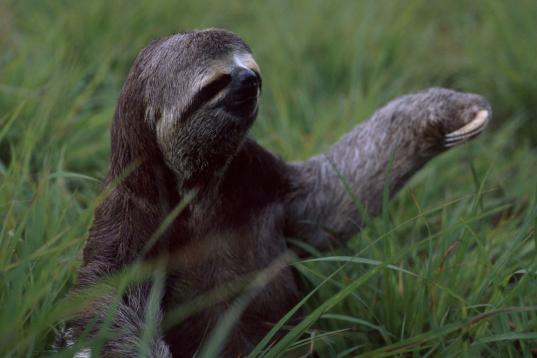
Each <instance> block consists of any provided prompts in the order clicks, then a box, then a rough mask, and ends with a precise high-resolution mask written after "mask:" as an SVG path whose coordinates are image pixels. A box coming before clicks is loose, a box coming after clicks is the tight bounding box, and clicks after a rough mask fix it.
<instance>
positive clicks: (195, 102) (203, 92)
mask: <svg viewBox="0 0 537 358" xmlns="http://www.w3.org/2000/svg"><path fill="white" fill-rule="evenodd" d="M230 82H231V76H230V75H229V74H223V75H221V76H220V77H218V78H217V79H216V80H214V81H212V82H211V83H209V84H208V85H206V86H205V87H203V88H202V89H200V90H199V91H198V92H197V93H196V94H195V95H194V98H192V101H191V102H190V104H189V105H188V106H187V107H186V108H185V110H184V111H183V113H182V114H181V121H185V120H187V119H188V118H189V117H190V116H191V115H192V114H193V113H194V112H196V111H197V110H198V109H200V107H201V106H203V105H204V104H205V103H207V102H208V101H210V100H211V99H212V98H213V97H214V96H216V95H217V94H218V93H219V92H220V91H221V90H223V89H224V88H226V87H227V86H228V85H229V83H230Z"/></svg>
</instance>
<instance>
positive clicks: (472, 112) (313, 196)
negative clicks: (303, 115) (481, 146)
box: [286, 88, 491, 249]
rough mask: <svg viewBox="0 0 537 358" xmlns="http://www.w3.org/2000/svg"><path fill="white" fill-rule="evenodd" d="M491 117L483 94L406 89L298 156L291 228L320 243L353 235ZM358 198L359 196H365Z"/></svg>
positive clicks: (322, 245) (324, 245) (288, 229)
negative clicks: (322, 146)
mask: <svg viewBox="0 0 537 358" xmlns="http://www.w3.org/2000/svg"><path fill="white" fill-rule="evenodd" d="M490 117H491V108H490V105H489V104H488V102H487V101H486V100H485V99H484V98H483V97H481V96H478V95H475V94H469V93H461V92H455V91H451V90H447V89H442V88H431V89H428V90H425V91H422V92H419V93H416V94H412V95H407V96H403V97H400V98H398V99H396V100H394V101H392V102H390V103H388V104H387V105H386V106H384V107H383V108H381V109H380V110H378V111H377V112H376V113H375V114H373V116H372V117H371V118H370V119H369V120H368V121H366V122H364V123H362V124H361V125H359V126H357V127H356V128H354V129H353V130H352V131H350V132H349V133H347V134H346V135H345V136H343V138H341V140H340V141H339V142H337V143H336V144H335V145H333V146H332V147H331V148H330V150H329V151H328V152H327V153H325V154H321V155H318V156H315V157H313V158H311V159H309V160H307V161H305V162H301V163H293V164H292V171H294V172H293V175H292V178H294V181H293V185H292V192H291V195H289V197H288V200H287V224H286V235H287V236H291V237H295V238H301V239H304V240H306V241H307V242H308V243H309V244H312V245H314V246H316V247H317V248H320V249H324V248H327V247H330V246H331V245H332V244H331V242H332V241H333V239H334V238H338V239H346V238H349V237H350V236H352V235H353V234H354V233H356V232H358V231H359V229H360V227H361V226H362V224H363V217H362V213H363V211H362V213H361V211H360V209H359V207H362V208H365V210H366V212H367V213H368V215H375V214H377V213H378V212H379V211H380V210H381V206H382V202H383V193H384V189H385V188H386V187H387V188H388V190H389V195H390V197H391V196H393V195H394V194H395V193H397V191H398V190H399V189H400V188H401V187H402V186H403V185H404V184H405V183H406V182H407V181H408V180H409V179H410V177H411V176H412V175H413V174H414V173H415V172H416V171H418V170H419V169H420V168H421V167H422V166H423V165H424V164H425V163H426V162H427V161H428V160H430V159H431V158H433V157H434V156H435V155H437V154H439V153H441V152H443V151H445V150H447V149H448V148H450V147H453V146H455V145H457V144H460V143H463V142H465V141H467V140H468V139H471V138H473V137H475V136H477V135H478V134H479V133H480V132H481V131H482V130H483V129H484V128H485V126H486V124H487V123H488V121H489V119H490ZM357 202H358V203H357Z"/></svg>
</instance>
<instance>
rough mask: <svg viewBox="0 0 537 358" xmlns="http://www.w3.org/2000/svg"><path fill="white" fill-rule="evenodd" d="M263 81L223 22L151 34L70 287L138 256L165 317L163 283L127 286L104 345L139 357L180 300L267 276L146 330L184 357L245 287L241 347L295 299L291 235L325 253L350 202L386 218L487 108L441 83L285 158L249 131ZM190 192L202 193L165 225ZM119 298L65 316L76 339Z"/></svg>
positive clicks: (227, 350) (126, 94)
mask: <svg viewBox="0 0 537 358" xmlns="http://www.w3.org/2000/svg"><path fill="white" fill-rule="evenodd" d="M260 87H261V77H260V73H259V68H258V67H257V64H256V63H255V61H254V59H253V57H252V54H251V51H250V49H249V47H248V46H247V45H246V44H245V43H244V42H243V41H242V40H241V39H240V38H239V37H238V36H237V35H235V34H233V33H230V32H227V31H225V30H217V29H209V30H202V31H194V32H189V33H183V34H178V35H174V36H171V37H168V38H166V39H162V40H159V41H155V42H153V43H151V44H150V45H149V46H148V47H147V48H145V49H144V50H142V52H141V53H140V54H139V56H138V57H137V59H136V60H135V62H134V64H133V66H132V68H131V71H130V73H129V76H128V78H127V80H126V81H125V84H124V86H123V89H122V92H121V94H120V97H119V100H118V105H117V109H116V113H115V115H114V122H113V125H112V154H111V159H110V166H109V171H108V177H107V182H109V183H117V182H119V183H118V184H117V185H116V186H115V187H114V188H113V190H112V192H111V193H110V194H109V195H108V196H107V198H106V200H104V202H103V203H102V204H101V205H100V206H99V208H98V209H97V210H96V212H95V220H94V223H93V226H92V228H91V230H90V237H89V240H88V242H87V245H86V247H85V249H84V260H83V263H82V266H81V268H80V271H79V281H78V285H77V287H76V289H75V294H81V293H82V289H83V288H86V287H89V286H92V285H94V284H95V283H96V282H98V281H100V280H103V279H104V278H106V277H108V276H109V275H110V274H112V273H114V272H117V271H118V270H121V269H122V268H124V267H126V266H128V265H129V264H131V263H133V262H136V261H143V262H145V263H148V264H149V263H154V262H158V263H159V266H158V267H160V268H162V267H163V265H164V267H165V274H166V278H165V284H164V289H163V291H162V292H160V291H159V292H158V295H156V297H157V298H158V300H159V301H158V302H159V303H160V305H159V307H160V309H159V310H157V311H155V310H154V309H153V310H149V309H148V304H149V301H150V297H153V300H154V299H155V295H153V294H152V292H153V289H152V287H157V286H155V285H152V284H151V283H150V282H143V283H137V284H133V285H132V286H131V287H129V288H128V290H127V291H126V292H125V293H124V295H123V297H122V299H121V300H120V301H119V307H118V308H117V310H116V315H115V316H114V320H113V322H112V324H111V326H110V328H109V330H110V331H111V335H110V336H109V337H112V338H110V339H109V341H108V342H107V343H106V344H105V346H104V348H103V352H102V354H103V355H105V356H117V355H124V356H125V355H128V356H130V355H135V354H137V353H138V352H139V348H140V347H139V345H140V342H141V337H142V335H143V332H144V327H145V322H147V321H148V320H150V321H151V322H157V323H159V322H160V320H161V318H162V317H167V315H168V313H169V312H170V311H173V309H174V308H175V307H177V306H178V305H181V304H184V303H187V302H191V301H192V300H196V299H198V298H199V297H200V296H201V295H203V294H206V293H208V292H213V290H214V289H215V288H218V287H221V286H222V285H225V284H226V283H229V282H237V280H239V281H240V280H241V279H242V280H244V279H245V278H246V277H251V275H252V274H254V273H256V272H267V270H268V272H271V273H270V275H267V274H266V275H265V276H263V277H265V279H264V281H259V279H256V280H254V282H253V283H247V284H245V285H244V286H241V287H242V288H241V292H239V293H237V292H233V293H232V294H230V293H229V292H228V291H226V290H224V292H228V293H227V296H226V295H224V296H222V297H220V298H219V299H218V300H217V302H216V303H215V304H211V305H209V306H208V307H205V308H203V309H202V310H200V311H199V312H197V313H195V314H193V315H192V316H191V317H188V318H186V319H184V320H182V321H180V322H175V324H174V325H171V326H170V325H169V327H168V328H167V329H166V330H165V331H163V330H160V329H157V330H156V331H155V332H154V334H153V335H152V339H150V340H149V345H150V347H149V348H150V351H149V354H151V355H153V356H170V355H173V356H191V355H192V354H194V353H195V352H196V351H198V350H199V349H200V347H201V346H202V345H203V344H204V342H205V340H206V337H207V336H208V334H209V332H210V331H211V330H212V329H213V328H214V327H215V324H216V322H218V320H219V319H220V318H221V317H222V316H223V314H224V313H225V312H226V310H227V308H228V307H229V306H230V305H231V304H232V303H233V301H234V298H235V297H237V296H241V294H242V293H247V294H248V295H249V297H252V299H251V301H249V302H250V303H249V305H248V306H247V307H246V308H245V310H244V311H243V313H242V315H241V317H240V319H239V320H238V321H237V322H236V323H235V325H234V326H233V328H232V329H231V331H230V332H229V336H228V339H227V341H226V342H225V345H224V347H223V348H222V351H221V353H222V355H223V356H230V357H236V356H240V355H245V354H247V353H248V352H249V351H250V350H251V349H252V348H253V347H254V346H255V344H257V343H258V342H259V341H260V339H261V338H262V337H263V336H264V335H265V334H266V333H267V332H268V330H270V328H271V325H272V324H273V323H274V322H277V321H278V320H279V319H280V318H281V317H282V316H283V315H285V314H286V313H287V312H288V311H289V309H290V308H291V307H293V305H294V304H295V303H296V302H298V299H299V297H300V292H299V289H298V286H297V284H296V282H295V278H294V275H293V272H292V271H291V269H290V268H289V267H287V266H281V265H277V266H274V263H275V262H279V261H278V260H281V258H282V257H285V256H286V255H285V254H286V253H287V251H288V248H287V242H286V238H290V237H291V238H295V239H297V238H298V239H301V240H304V241H305V242H307V243H309V244H310V245H314V246H316V247H317V248H319V249H324V248H327V247H329V246H331V245H332V241H333V239H334V238H341V239H347V238H349V237H351V236H352V235H353V234H355V233H357V232H358V231H359V229H360V227H361V225H362V219H361V217H360V214H359V212H358V210H357V209H356V207H355V205H354V204H353V201H352V197H353V196H356V197H357V198H359V200H361V202H362V204H363V205H364V206H365V207H366V208H367V210H368V211H369V213H370V214H373V215H374V214H376V213H378V212H379V210H380V206H381V203H382V193H383V189H384V186H385V183H386V182H388V185H389V189H390V194H391V195H394V194H395V193H396V192H397V191H398V190H399V189H400V188H401V187H402V186H403V185H404V183H405V182H406V181H407V180H408V179H409V178H410V177H411V176H412V174H414V173H415V172H416V171H417V170H419V169H420V168H421V167H422V166H423V165H424V164H425V163H426V162H427V161H428V160H430V159H431V158H433V157H434V156H435V155H437V154H439V153H441V152H442V151H444V150H447V148H449V147H452V146H454V145H457V144H459V143H462V142H464V141H466V140H468V139H471V138H473V137H475V136H476V135H478V134H479V133H480V132H481V131H482V130H483V128H484V127H485V126H486V124H487V122H488V120H489V119H490V116H491V109H490V106H489V104H488V103H487V102H486V100H484V99H483V98H482V97H480V96H478V95H474V94H466V93H460V92H455V91H451V90H447V89H441V88H432V89H429V90H425V91H422V92H419V93H415V94H411V95H407V96H404V97H400V98H398V99H396V100H394V101H392V102H390V103H388V104H387V105H386V106H384V107H383V108H381V109H379V110H378V111H377V112H376V113H375V114H374V115H373V116H372V117H371V119H369V120H368V121H366V122H364V123H363V124H361V125H359V126H357V127H356V128H354V129H353V130H352V131H350V132H349V133H347V134H346V135H345V136H344V137H343V138H342V139H341V140H340V141H339V142H338V143H336V144H334V145H333V146H332V148H330V150H329V151H328V152H327V153H324V154H321V155H318V156H315V157H313V158H311V159H309V160H306V161H304V162H298V163H287V162H285V161H283V160H281V159H280V158H278V157H277V156H275V155H273V154H272V153H270V152H268V151H267V150H265V149H263V148H262V147H260V146H259V145H257V144H256V143H255V142H254V141H253V140H251V139H248V138H246V133H247V130H248V128H249V127H250V126H251V124H252V122H253V120H254V119H255V117H256V114H257V102H258V95H259V91H260ZM389 163H391V169H388V168H389ZM387 174H389V175H390V176H389V178H386V175H387ZM342 178H344V180H345V181H346V183H347V184H348V187H345V185H343V183H342ZM191 189H195V192H196V193H197V194H196V195H195V196H194V198H193V199H192V200H190V201H188V205H187V206H186V207H185V208H184V209H183V210H182V211H181V212H180V214H179V215H178V216H176V217H174V219H173V220H172V222H171V223H169V225H168V226H167V227H166V229H165V230H164V231H161V230H160V226H161V223H162V222H163V220H164V219H165V218H167V217H168V216H169V215H170V213H171V212H172V210H173V209H174V208H176V207H178V206H180V205H182V203H183V202H184V200H183V199H184V198H185V194H186V193H190V192H191V191H190V190H191ZM157 231H158V232H159V233H160V234H159V237H158V240H157V241H156V242H152V241H151V238H152V237H153V235H154V233H155V232H157ZM274 267H277V269H274ZM269 268H270V270H269ZM113 293H114V288H111V293H109V294H107V295H103V297H100V298H97V299H96V300H95V302H94V304H92V305H89V306H88V307H87V308H86V309H85V310H84V312H82V313H81V314H80V315H79V316H78V317H77V318H76V319H74V320H72V321H71V322H69V325H68V326H69V331H68V332H69V334H70V335H71V336H72V337H73V339H77V337H79V336H80V335H81V333H82V332H83V331H84V329H85V327H87V326H88V325H90V324H92V322H93V323H95V322H97V325H96V326H94V327H95V329H94V330H92V331H91V332H89V333H90V335H95V334H96V333H97V330H98V329H100V328H102V326H101V322H104V321H105V320H106V317H107V311H108V310H109V308H110V307H111V306H112V305H111V302H112V301H113V296H114V294H113ZM241 297H242V296H241ZM112 307H113V306H112ZM148 315H150V317H148ZM276 338H277V337H276Z"/></svg>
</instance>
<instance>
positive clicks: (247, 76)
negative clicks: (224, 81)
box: [231, 67, 259, 99]
mask: <svg viewBox="0 0 537 358" xmlns="http://www.w3.org/2000/svg"><path fill="white" fill-rule="evenodd" d="M231 77H232V92H233V94H234V95H235V96H237V97H242V98H245V99H246V98H250V97H256V96H257V91H258V89H259V77H258V76H257V74H256V73H255V72H254V71H252V70H250V69H247V68H244V67H238V68H236V69H235V70H233V71H232V72H231Z"/></svg>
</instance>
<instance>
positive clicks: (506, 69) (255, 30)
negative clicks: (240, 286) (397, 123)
mask: <svg viewBox="0 0 537 358" xmlns="http://www.w3.org/2000/svg"><path fill="white" fill-rule="evenodd" d="M536 18H537V2H535V1H532V0H520V1H517V2H516V3H508V2H504V1H501V0H488V1H475V2H472V3H471V4H470V3H468V2H465V1H462V0H457V1H451V2H442V3H440V2H435V3H431V2H426V1H407V2H392V1H360V2H358V1H351V0H348V1H332V2H323V1H306V0H303V1H291V2H287V1H283V0H280V1H270V2H253V1H252V2H247V1H227V2H220V3H218V5H217V4H214V3H209V2H203V1H188V2H187V1H183V2H181V3H179V2H175V1H171V0H159V1H153V2H131V1H115V2H109V1H102V0H95V1H88V2H68V1H55V2H53V1H29V0H17V1H15V0H7V1H4V2H1V3H0V178H1V179H0V208H1V210H0V214H1V216H0V218H1V220H2V226H1V229H0V274H1V277H2V279H1V283H0V284H1V285H2V286H1V290H0V355H2V356H6V357H7V356H17V357H18V356H28V355H41V354H45V353H46V352H48V351H50V344H51V342H52V337H53V335H54V330H55V329H56V328H57V326H58V323H59V322H60V321H62V320H63V319H65V318H66V317H68V316H69V315H70V314H72V312H73V310H75V309H76V307H77V306H80V305H81V304H82V303H80V302H78V303H76V302H72V301H70V300H68V299H66V297H65V294H66V292H67V290H68V288H69V286H70V284H71V283H72V281H73V279H74V277H75V273H76V269H77V266H78V259H79V253H80V251H81V248H82V246H83V244H84V240H85V237H86V234H87V230H88V227H89V224H90V223H91V217H92V213H93V208H94V207H95V205H96V204H97V196H98V194H99V193H100V191H101V185H100V179H101V178H102V177H103V176H104V174H105V170H106V163H107V160H108V154H109V133H108V132H109V126H110V121H111V117H112V113H113V110H114V105H115V101H116V98H117V95H118V93H119V89H120V86H121V84H122V81H123V80H124V78H125V76H126V73H127V71H128V68H129V65H130V63H131V61H132V60H133V59H134V56H135V55H136V53H137V52H138V51H139V50H140V49H141V48H142V47H143V46H144V45H145V44H147V42H148V41H149V40H151V39H153V38H156V37H161V36H165V35H168V34H171V33H175V32H179V31H185V30H189V29H193V28H203V27H210V26H216V27H225V28H228V29H230V30H233V31H235V32H237V33H239V34H240V35H241V36H242V37H243V38H244V39H245V40H246V42H248V43H249V44H250V45H251V47H252V49H253V51H254V53H255V55H256V58H257V60H258V63H259V64H260V66H261V69H262V71H263V78H264V93H263V99H262V104H261V112H260V115H259V117H258V121H257V123H256V125H255V127H254V129H253V131H252V132H253V135H254V136H255V137H256V138H257V139H258V140H259V141H260V142H261V143H262V144H263V145H265V146H267V147H268V148H270V149H272V150H274V151H276V152H278V153H280V154H281V155H282V156H283V157H285V158H286V159H290V160H293V159H302V158H306V157H308V156H310V155H312V154H314V153H318V152H319V151H322V150H324V149H326V148H327V147H328V146H329V145H330V144H331V143H333V142H334V141H336V140H337V139H338V138H339V136H340V135H341V134H342V133H344V132H345V131H347V130H349V129H351V128H352V127H354V126H355V125H356V124H357V123H358V122H360V121H362V120H364V119H366V118H367V117H368V116H369V115H370V114H372V112H373V111H374V110H375V109H376V108H378V107H379V106H380V105H382V104H383V103H385V102H387V101H388V100H390V99H392V98H394V97H395V96H398V95H401V94H404V93H407V92H410V91H414V90H417V89H420V88H423V87H429V86H448V87H452V88H455V89H459V90H465V91H474V92H478V93H480V94H483V95H485V96H486V97H487V98H489V99H490V100H491V102H492V106H493V109H494V111H495V112H494V124H493V126H492V128H491V130H489V131H488V133H486V134H485V135H484V136H483V137H482V138H480V139H478V140H476V141H474V142H472V143H470V144H467V145H465V146H464V147H463V149H460V148H459V149H455V150H453V151H451V152H450V153H448V154H446V155H443V156H441V157H439V158H437V159H436V160H434V161H433V162H432V163H430V164H429V165H427V167H426V168H425V169H424V170H423V171H422V172H420V173H419V174H418V175H417V176H416V177H415V178H414V179H413V180H412V181H411V183H410V184H409V185H408V187H407V188H406V189H405V190H403V191H402V192H401V193H400V195H398V197H397V198H396V200H394V201H393V202H392V203H391V204H390V205H389V207H388V210H387V211H386V212H384V213H383V214H382V215H381V217H380V218H378V219H374V220H372V221H371V222H370V224H369V225H368V227H367V228H366V229H365V230H364V231H363V232H362V233H360V234H359V235H357V236H356V237H355V238H354V239H353V240H351V241H350V242H349V243H348V244H347V245H346V246H345V247H343V248H341V249H339V250H335V251H333V252H327V253H323V254H322V255H315V254H314V255H313V259H311V260H306V261H303V262H297V263H296V264H295V266H296V267H297V269H298V270H299V271H300V272H301V277H302V281H303V284H304V286H305V287H306V288H307V290H306V292H309V290H313V289H315V292H313V294H312V295H311V296H308V299H307V300H305V303H304V307H305V309H304V312H305V314H306V317H305V319H304V320H303V322H302V323H301V324H300V325H298V326H296V328H291V327H288V326H287V325H284V326H283V328H282V329H283V330H290V332H289V334H288V335H287V336H286V337H285V338H284V339H283V340H282V341H281V342H279V343H278V344H277V345H275V346H273V347H271V348H270V349H268V350H267V348H268V347H264V346H262V345H260V346H259V347H258V350H257V351H256V353H259V354H260V353H261V352H264V353H265V354H266V355H267V356H276V355H278V354H280V353H282V352H289V354H291V355H292V354H298V353H297V352H304V351H308V350H309V349H313V348H314V349H315V350H317V351H318V352H319V353H320V354H321V356H323V357H324V356H339V357H342V356H355V355H360V354H363V355H367V356H398V355H401V354H403V353H405V352H411V353H413V354H414V355H424V356H425V355H457V356H459V355H461V354H467V355H468V356H497V357H505V356H525V357H531V355H532V351H533V352H534V354H535V351H536V350H537V333H535V332H537V313H536V310H537V308H536V307H535V305H537V281H536V280H537V259H536V245H537V234H536V231H535V225H536V223H537V202H536V195H537V194H536V193H537V191H536V186H537V184H536V180H535V177H536V174H537V159H536V156H535V154H536V153H535V143H536V142H537V121H535V119H536V118H535V117H536V116H537V81H536V79H537V61H535V56H536V54H537V52H536V50H535V38H534V36H535V34H536V33H537V21H535V19H536ZM317 256H318V257H317ZM232 313H233V312H232ZM233 317H234V316H233V314H230V315H229V317H228V318H229V319H230V322H231V321H232V319H233ZM225 323H226V322H225V321H223V323H222V325H221V329H219V330H217V331H216V332H214V335H213V336H212V337H213V338H214V339H213V340H211V342H209V345H208V347H206V348H205V350H204V351H203V353H205V354H207V355H208V354H210V353H211V352H215V351H218V344H219V342H220V341H221V339H222V338H223V337H224V336H225V331H226V330H225V328H226V324H225ZM282 323H283V322H282Z"/></svg>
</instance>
